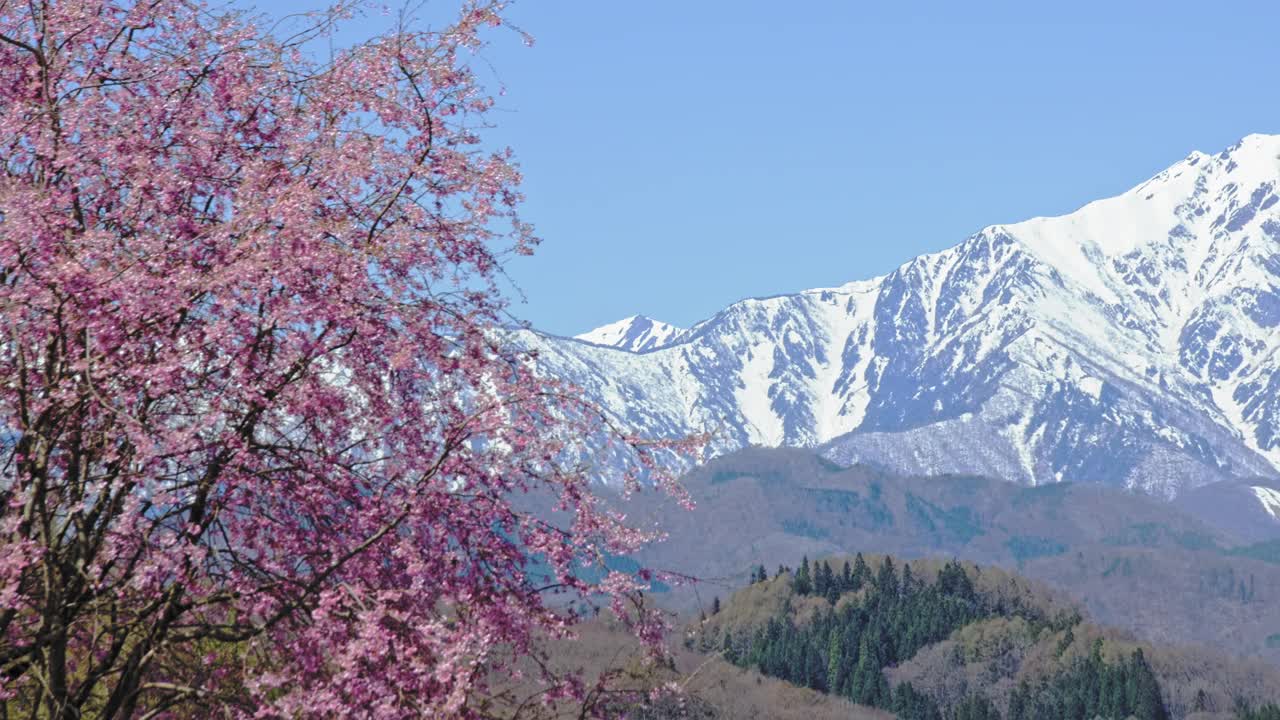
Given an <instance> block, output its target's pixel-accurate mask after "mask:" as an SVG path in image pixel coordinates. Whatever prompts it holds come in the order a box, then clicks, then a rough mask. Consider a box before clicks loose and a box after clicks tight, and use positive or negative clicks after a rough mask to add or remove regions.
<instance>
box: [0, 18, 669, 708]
mask: <svg viewBox="0 0 1280 720" xmlns="http://www.w3.org/2000/svg"><path fill="white" fill-rule="evenodd" d="M504 5H505V4H504V3H503V2H496V1H491V0H470V1H468V2H466V3H465V4H464V5H463V6H462V8H461V11H460V12H459V14H458V16H457V18H458V19H457V20H456V21H455V22H454V23H453V24H452V25H450V26H448V27H444V28H439V29H435V30H430V31H428V30H412V29H400V30H397V31H395V32H391V33H389V34H385V35H382V36H379V37H375V38H373V39H370V40H369V41H367V42H364V43H362V44H360V45H358V46H356V47H353V48H351V49H349V50H346V51H343V52H340V53H337V54H336V55H334V56H333V57H332V59H331V60H330V59H329V56H328V54H327V53H325V54H324V55H325V58H326V59H324V60H318V59H314V58H313V57H312V55H314V54H315V53H311V52H308V49H307V45H306V43H308V42H309V41H310V39H311V38H313V37H315V36H316V35H317V33H320V32H322V31H324V30H325V28H326V27H327V24H328V23H330V22H331V21H332V22H336V21H339V20H340V19H341V18H342V17H344V16H346V15H348V14H349V13H348V12H347V11H348V10H349V8H337V9H336V10H335V11H334V12H333V13H330V14H326V15H322V16H318V17H317V18H316V19H315V26H314V27H313V28H310V29H308V30H306V31H304V32H302V33H301V34H299V35H294V36H290V37H288V38H285V37H284V36H283V35H273V34H272V32H269V31H265V30H262V29H260V28H259V27H257V26H255V24H254V23H253V22H251V21H250V20H249V19H247V18H245V17H242V16H238V15H235V14H228V13H226V12H221V13H220V12H217V11H215V10H213V9H211V8H209V7H206V6H203V5H201V4H199V3H198V2H192V1H188V0H154V1H152V2H134V1H133V0H35V1H34V2H30V3H28V2H4V1H3V0H0V162H2V163H3V167H4V172H3V173H0V317H2V318H3V321H4V323H3V337H2V338H0V501H2V503H0V508H2V510H3V516H2V517H0V669H2V670H3V672H2V673H0V678H2V680H0V694H3V696H4V697H7V698H14V700H13V702H15V703H18V705H17V706H18V707H34V706H40V707H41V708H42V714H41V716H42V717H50V718H55V717H56V718H72V717H90V716H92V717H105V718H127V717H163V716H165V715H166V714H167V713H170V712H179V711H180V712H182V713H185V715H184V716H185V717H190V716H192V715H193V714H194V715H206V714H207V715H208V716H210V717H214V716H216V717H225V716H227V715H232V716H238V717H262V718H284V717H289V718H302V717H307V718H310V717H316V718H321V717H323V718H346V717H374V718H406V717H472V716H478V711H477V710H476V698H478V697H482V696H483V694H484V692H485V690H486V682H487V679H488V678H490V677H494V676H497V675H500V674H501V673H502V672H503V671H504V668H509V667H511V666H512V664H513V663H514V662H516V661H517V660H518V659H519V658H520V657H521V656H530V655H532V656H534V657H536V656H537V654H538V653H539V652H540V650H539V640H540V639H541V638H547V637H555V636H564V635H566V634H568V633H569V632H571V626H572V623H573V621H574V619H575V618H574V616H573V615H572V613H571V612H569V610H568V608H569V607H571V606H572V605H571V604H570V602H568V601H563V600H562V599H563V597H565V594H567V596H569V597H574V598H578V599H579V600H581V601H586V602H594V603H597V604H603V605H612V606H613V607H615V608H616V610H617V612H618V613H619V614H620V615H623V616H625V617H626V618H627V621H628V622H629V623H631V624H632V626H634V627H635V629H636V631H637V632H638V633H639V634H640V635H641V636H642V637H644V638H645V639H646V640H648V641H649V642H651V643H656V642H657V641H658V640H659V638H660V632H659V630H658V629H657V625H656V624H655V619H654V618H653V617H652V616H650V615H648V614H647V613H646V612H645V611H644V609H643V605H642V604H641V603H638V602H637V603H630V604H628V603H627V602H626V599H627V598H628V597H633V598H634V597H636V593H637V592H638V591H639V590H641V589H643V586H644V581H643V580H642V579H639V578H637V577H632V576H627V575H622V574H619V573H613V574H608V575H605V576H604V580H603V581H602V582H600V583H598V584H593V583H590V582H588V581H585V580H583V579H582V578H583V577H588V576H589V577H597V576H599V575H602V574H603V573H600V572H597V573H594V574H588V573H582V572H580V571H581V569H582V567H583V566H585V565H600V566H601V567H603V560H604V558H605V557H606V556H607V555H608V554H611V553H612V554H617V553H626V552H630V551H632V550H634V549H636V548H637V547H639V546H640V545H641V544H643V543H645V542H647V541H649V540H651V539H653V537H654V535H653V533H650V532H642V531H639V530H637V529H635V528H632V527H629V526H628V525H627V522H626V520H625V518H624V517H622V516H620V515H617V514H614V513H613V512H611V511H609V510H607V509H606V508H605V507H604V506H603V504H602V503H601V502H600V501H599V499H598V498H597V497H596V496H595V495H594V494H593V491H592V488H593V483H594V481H595V480H596V478H595V477H593V473H594V472H596V471H595V470H593V465H592V463H591V462H590V461H591V459H592V458H594V457H599V456H600V455H599V453H600V451H599V450H598V449H593V448H599V446H600V443H602V442H603V443H604V444H605V446H606V449H605V451H604V452H607V453H610V454H611V457H612V456H615V455H616V451H617V450H618V449H621V450H622V451H624V453H625V454H626V455H627V456H628V457H630V458H631V459H632V460H633V461H634V467H633V468H632V470H631V471H629V472H627V473H626V477H625V482H626V483H627V484H628V486H629V487H630V488H631V489H632V490H636V489H641V488H642V487H643V488H649V487H652V486H653V485H655V484H656V485H657V486H658V487H663V488H667V489H669V490H673V491H677V492H678V488H676V487H675V485H674V484H673V483H672V482H671V481H670V479H669V478H666V477H665V476H664V475H663V474H662V472H661V467H660V465H659V464H658V463H657V460H656V458H658V457H660V456H663V455H665V454H667V453H668V452H671V451H680V450H681V449H682V448H683V447H684V446H683V445H682V444H681V443H659V444H653V445H649V444H646V443H644V442H642V441H641V440H640V439H637V438H629V437H623V436H620V435H618V434H617V433H615V432H614V431H613V430H612V428H611V427H610V426H609V424H608V423H607V421H606V420H605V419H604V418H602V417H601V416H600V415H599V414H598V413H597V412H595V411H594V409H593V408H591V407H588V406H585V405H583V404H582V403H581V402H580V401H578V400H577V399H576V397H577V396H576V395H575V393H574V392H573V390H572V388H566V387H560V386H557V385H555V384H554V383H551V382H548V381H546V380H543V379H539V377H538V376H537V375H536V374H535V372H534V371H533V367H534V366H533V364H532V358H531V357H529V356H526V355H525V354H523V353H522V352H520V351H519V350H518V349H517V348H515V347H513V346H512V345H511V344H509V342H508V340H507V338H508V337H509V334H508V333H507V332H506V331H505V330H504V329H503V323H504V318H505V314H504V313H505V303H504V300H503V298H502V296H501V294H500V292H499V290H498V286H497V282H498V280H499V278H500V274H501V267H502V263H503V262H504V260H505V259H506V258H507V257H509V256H511V255H512V254H524V253H528V252H530V251H531V250H532V249H533V248H534V247H535V246H536V245H537V238H536V237H535V236H534V235H533V234H532V230H531V228H530V227H529V225H527V224H526V223H525V222H524V221H523V220H522V219H521V217H520V216H519V214H518V209H519V206H520V203H521V196H520V191H519V186H520V174H519V171H518V168H517V166H516V165H515V163H514V161H513V156H512V155H511V153H510V152H509V151H506V150H499V151H491V150H487V149H485V148H486V146H485V144H484V142H482V140H483V139H484V137H485V128H486V127H487V120H486V113H488V112H489V110H490V108H491V107H492V99H491V97H490V95H488V94H487V93H486V92H485V91H484V89H483V88H482V87H480V85H479V83H478V81H477V78H476V76H475V75H474V74H473V72H472V70H471V67H470V65H469V63H470V62H471V59H472V57H473V55H474V53H475V52H476V51H477V50H479V49H480V48H482V47H483V44H484V38H483V37H482V35H481V33H482V31H487V30H488V28H491V27H493V26H500V25H502V24H503V23H504V20H503V11H504ZM584 459H585V461H586V462H584ZM642 476H643V477H644V478H645V482H644V483H643V484H642V483H640V481H639V480H638V478H640V477H642ZM552 591H559V592H561V593H563V594H561V595H553V594H552ZM541 680H542V681H543V682H544V683H545V687H546V688H547V692H548V693H550V694H551V695H552V696H555V695H560V694H563V693H565V692H581V688H582V683H581V682H580V681H578V680H576V679H574V678H572V677H568V678H566V677H556V676H554V675H552V674H551V673H550V672H549V671H548V672H545V673H544V674H543V676H542V677H541Z"/></svg>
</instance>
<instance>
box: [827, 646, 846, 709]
mask: <svg viewBox="0 0 1280 720" xmlns="http://www.w3.org/2000/svg"><path fill="white" fill-rule="evenodd" d="M843 674H844V645H842V644H841V642H840V634H839V633H838V632H835V631H832V633H831V640H830V641H829V642H828V643H827V692H829V693H831V694H832V695H840V694H841V693H843V692H844V675H843Z"/></svg>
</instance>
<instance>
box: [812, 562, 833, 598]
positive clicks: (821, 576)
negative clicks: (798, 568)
mask: <svg viewBox="0 0 1280 720" xmlns="http://www.w3.org/2000/svg"><path fill="white" fill-rule="evenodd" d="M830 575H831V566H830V565H828V564H827V562H826V561H825V560H824V561H822V562H815V563H814V564H813V594H814V595H820V596H822V597H826V595H827V588H828V587H829V580H830Z"/></svg>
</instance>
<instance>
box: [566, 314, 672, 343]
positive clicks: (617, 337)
mask: <svg viewBox="0 0 1280 720" xmlns="http://www.w3.org/2000/svg"><path fill="white" fill-rule="evenodd" d="M684 332H685V329H684V328H678V327H676V326H675V325H669V324H667V323H664V322H662V321H660V320H654V319H652V318H647V317H645V316H643V315H632V316H631V317H629V318H623V319H622V320H619V321H617V322H614V323H609V324H608V325H602V326H600V327H598V328H596V329H595V330H590V331H588V332H584V333H582V334H581V335H574V337H575V338H576V339H578V340H583V341H586V342H589V343H592V344H595V345H607V346H609V347H614V348H618V349H620V350H629V351H631V352H645V351H647V350H657V349H658V348H660V347H663V346H664V345H670V344H671V343H672V342H675V341H676V340H678V339H679V338H680V335H681V334H683V333H684Z"/></svg>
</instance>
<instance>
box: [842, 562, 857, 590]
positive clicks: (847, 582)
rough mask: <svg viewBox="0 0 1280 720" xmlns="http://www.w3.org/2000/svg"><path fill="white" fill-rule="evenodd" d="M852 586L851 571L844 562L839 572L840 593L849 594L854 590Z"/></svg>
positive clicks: (847, 563)
mask: <svg viewBox="0 0 1280 720" xmlns="http://www.w3.org/2000/svg"><path fill="white" fill-rule="evenodd" d="M856 589H857V588H855V587H854V586H853V570H852V569H851V568H850V567H849V561H848V560H845V561H844V569H843V570H841V571H840V592H842V593H844V592H849V591H851V590H856Z"/></svg>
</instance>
